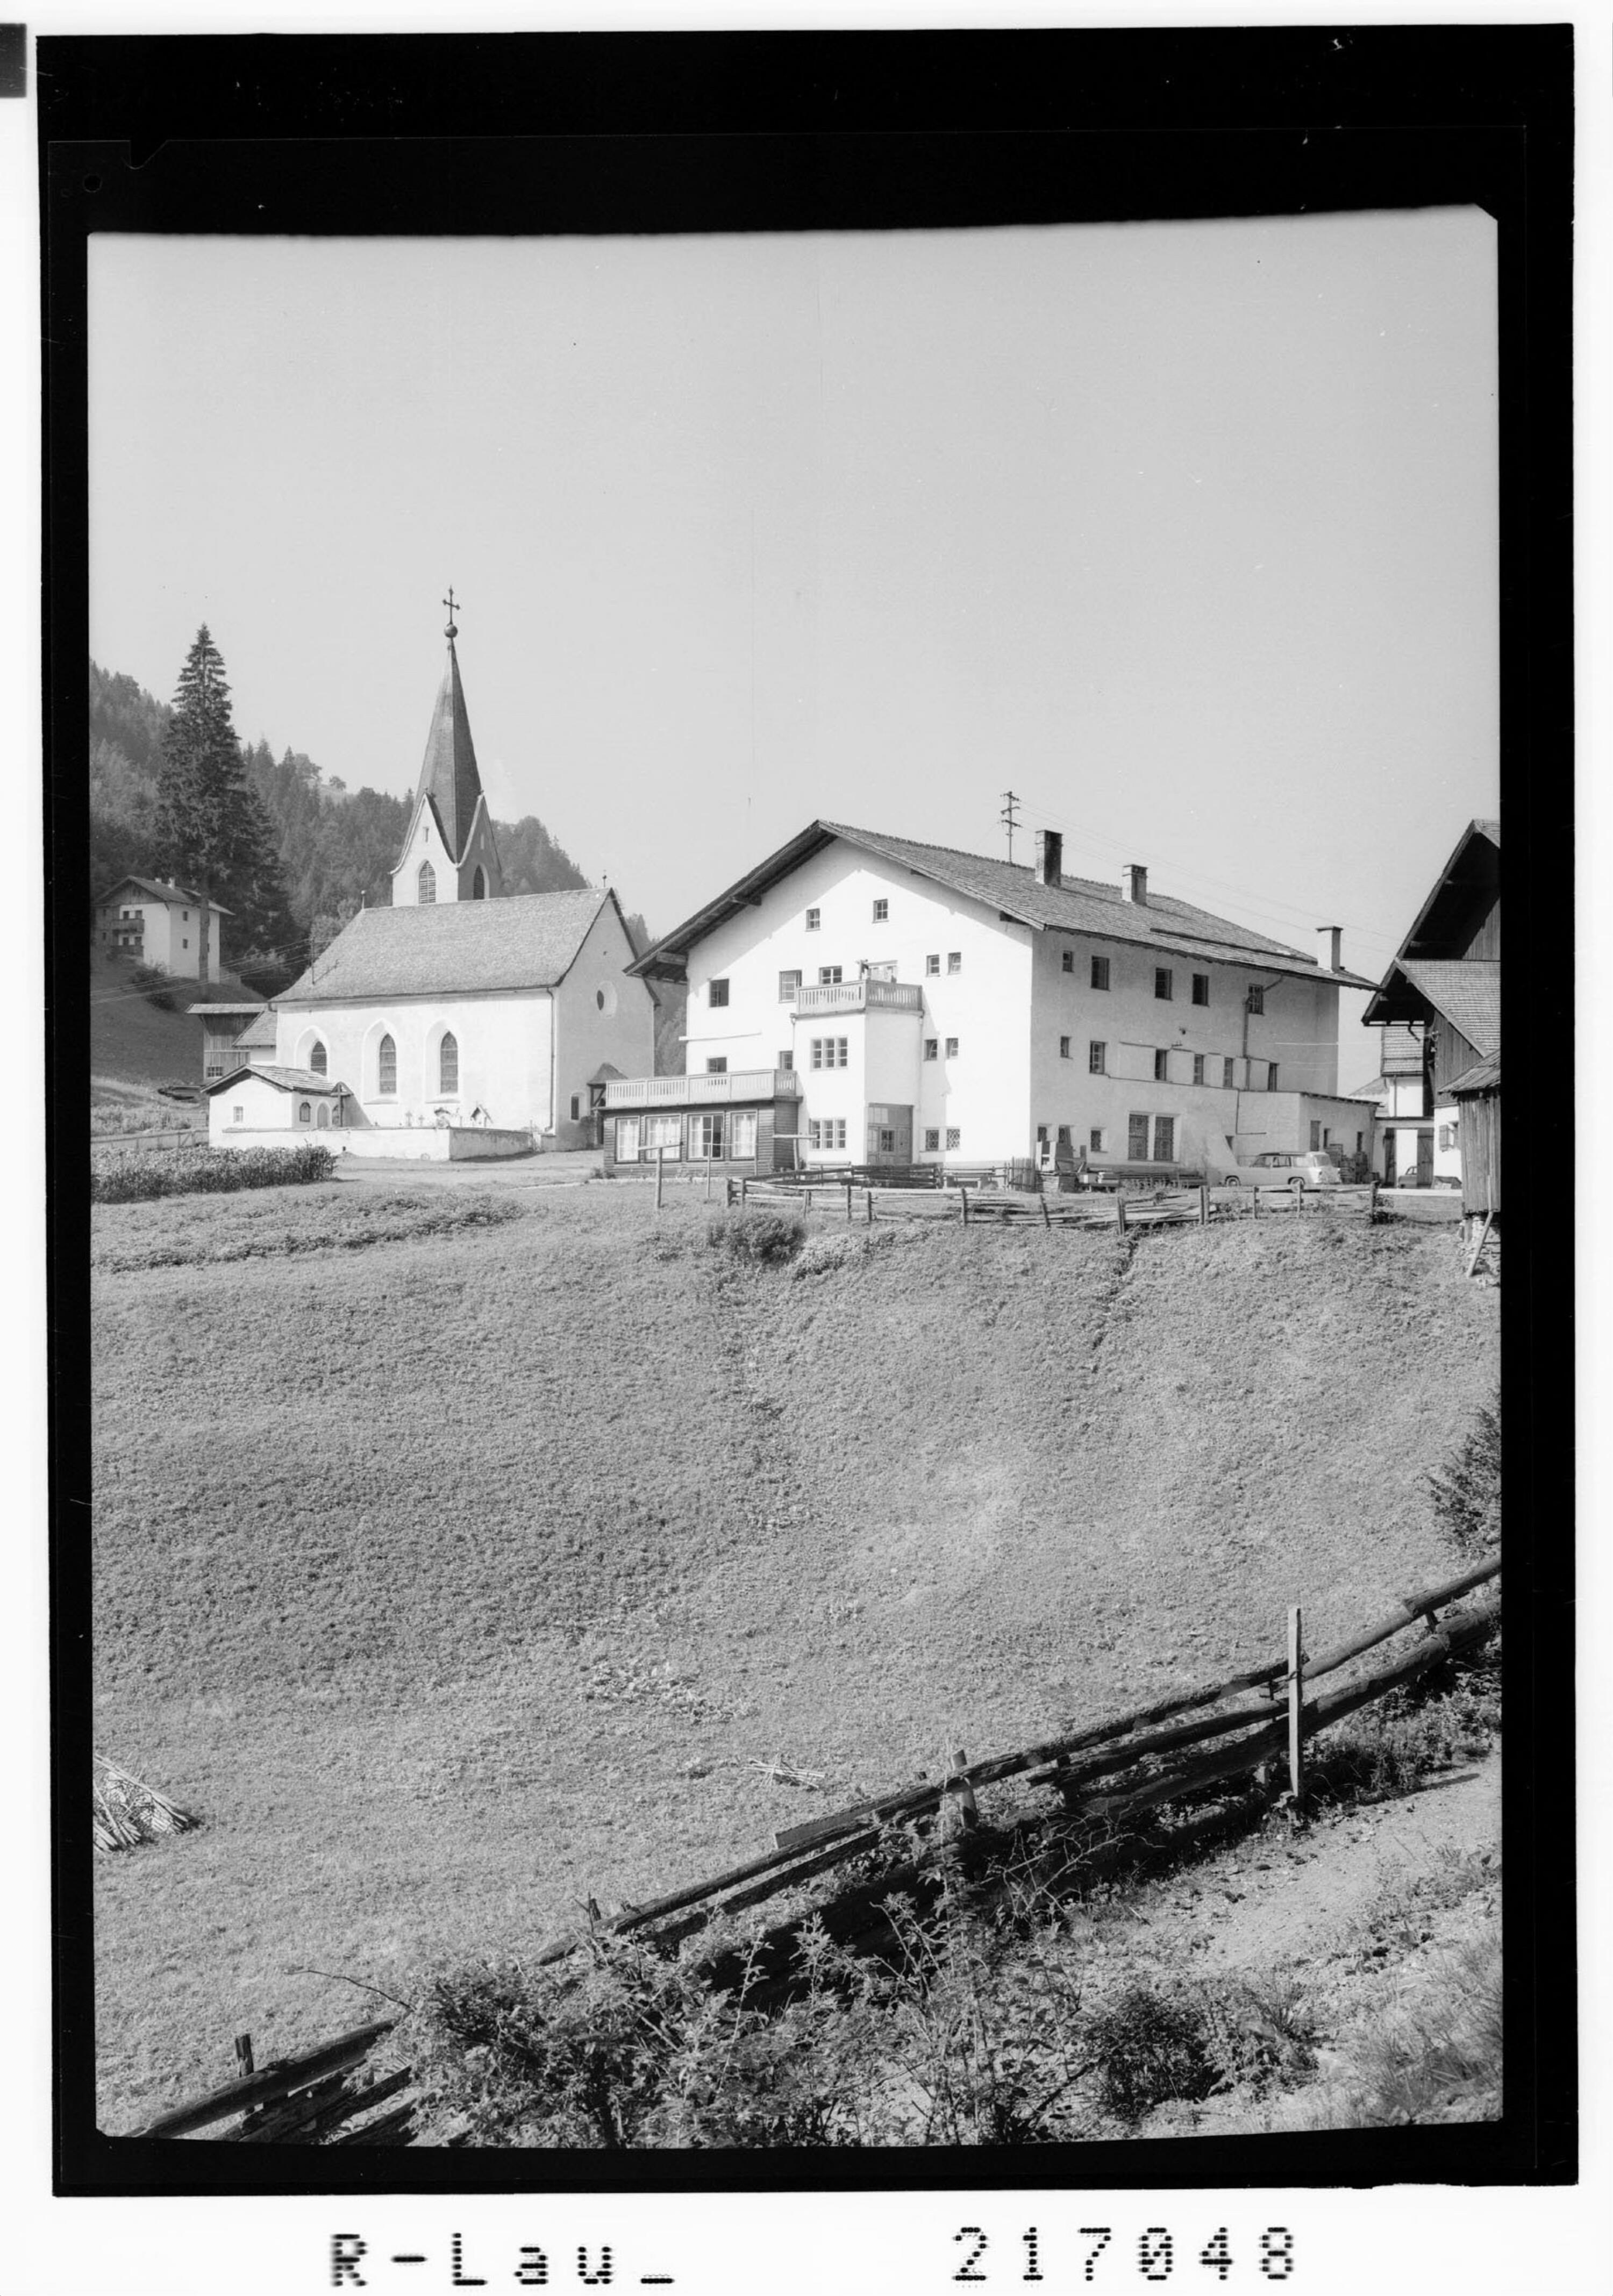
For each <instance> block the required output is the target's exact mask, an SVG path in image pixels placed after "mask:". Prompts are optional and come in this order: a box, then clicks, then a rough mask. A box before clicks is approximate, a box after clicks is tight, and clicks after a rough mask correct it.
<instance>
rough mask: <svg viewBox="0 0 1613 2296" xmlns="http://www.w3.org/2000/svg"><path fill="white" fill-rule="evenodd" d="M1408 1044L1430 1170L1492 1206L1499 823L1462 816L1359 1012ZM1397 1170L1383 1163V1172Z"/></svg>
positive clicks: (1496, 1145) (1496, 1137) (1496, 1180)
mask: <svg viewBox="0 0 1613 2296" xmlns="http://www.w3.org/2000/svg"><path fill="white" fill-rule="evenodd" d="M1362 1018H1363V1021H1365V1022H1366V1023H1367V1025H1368V1026H1369V1027H1375V1026H1382V1027H1383V1028H1385V1029H1386V1030H1387V1029H1403V1030H1404V1031H1405V1032H1406V1034H1407V1035H1408V1036H1409V1037H1411V1038H1412V1040H1413V1041H1414V1042H1415V1043H1416V1044H1417V1046H1418V1048H1419V1050H1420V1052H1421V1057H1422V1062H1423V1066H1424V1073H1425V1075H1426V1078H1427V1107H1428V1113H1429V1119H1430V1120H1431V1128H1432V1132H1433V1147H1432V1157H1431V1172H1432V1177H1433V1178H1434V1179H1435V1180H1436V1181H1439V1180H1442V1179H1443V1180H1446V1181H1449V1182H1452V1183H1456V1184H1459V1185H1461V1187H1462V1203H1463V1210H1464V1211H1467V1212H1499V1210H1500V1209H1501V824H1500V823H1499V822H1498V821H1471V822H1470V823H1469V824H1468V826H1467V827H1466V829H1465V830H1463V832H1462V836H1461V837H1460V839H1459V840H1457V844H1456V849H1455V851H1454V852H1453V854H1452V855H1451V857H1450V859H1449V860H1448V861H1447V862H1446V863H1445V867H1444V868H1443V869H1442V870H1441V871H1440V873H1439V875H1438V876H1437V878H1436V880H1435V881H1434V887H1433V890H1432V891H1431V892H1430V893H1429V897H1428V898H1427V900H1426V901H1425V902H1424V903H1423V905H1422V906H1421V909H1420V910H1419V911H1418V913H1417V916H1416V918H1415V920H1414V922H1413V923H1412V929H1411V931H1409V932H1408V933H1407V935H1406V937H1405V939H1404V941H1403V942H1402V943H1401V946H1400V949H1399V953H1398V954H1397V955H1396V958H1395V961H1394V963H1393V964H1391V965H1390V967H1389V969H1388V972H1386V973H1385V974H1384V976H1383V979H1382V980H1381V981H1380V983H1379V984H1378V988H1377V991H1376V993H1375V994H1374V996H1373V997H1372V1000H1371V1004H1369V1005H1368V1006H1367V1008H1366V1011H1365V1013H1363V1015H1362ZM1385 1177H1386V1178H1388V1179H1393V1178H1395V1177H1396V1172H1395V1171H1394V1170H1393V1169H1391V1170H1389V1171H1388V1172H1386V1174H1385Z"/></svg>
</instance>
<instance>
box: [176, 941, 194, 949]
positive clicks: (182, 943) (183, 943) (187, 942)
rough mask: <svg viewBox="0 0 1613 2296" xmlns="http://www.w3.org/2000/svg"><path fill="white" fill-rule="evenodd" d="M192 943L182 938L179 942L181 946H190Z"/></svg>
mask: <svg viewBox="0 0 1613 2296" xmlns="http://www.w3.org/2000/svg"><path fill="white" fill-rule="evenodd" d="M190 945H191V944H190V942H189V941H188V940H182V941H181V942H180V944H179V946H180V947H181V948H189V947H190Z"/></svg>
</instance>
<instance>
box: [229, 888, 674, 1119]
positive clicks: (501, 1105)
mask: <svg viewBox="0 0 1613 2296" xmlns="http://www.w3.org/2000/svg"><path fill="white" fill-rule="evenodd" d="M632 955H633V950H632V947H631V945H630V943H629V941H628V939H627V933H626V927H625V925H624V924H623V922H622V920H621V916H620V914H619V912H618V908H617V906H616V903H615V902H614V900H609V899H607V900H605V901H603V902H602V906H601V908H600V911H599V914H598V915H597V916H596V917H595V919H594V922H593V924H592V925H591V926H590V928H589V930H588V932H587V934H586V936H585V939H584V941H583V943H582V946H581V947H580V948H579V949H578V951H577V955H576V957H575V959H574V960H573V962H572V964H571V966H570V968H569V971H568V972H567V973H566V976H565V978H564V979H563V980H561V981H560V982H559V983H558V984H557V985H556V986H555V987H553V988H512V989H497V990H488V989H466V990H447V991H443V992H441V993H439V994H438V995H435V996H393V997H374V998H369V999H364V1000H362V1001H361V1000H356V999H355V1000H343V1001H341V1002H339V1003H330V1004H326V1003H310V1002H303V1003H301V1004H293V1003H291V1001H289V1000H287V1001H282V1003H280V1004H279V1005H276V1007H275V1044H274V1062H275V1064H276V1065H277V1066H279V1067H282V1068H294V1069H315V1068H317V1067H318V1066H319V1063H320V1061H321V1060H322V1059H323V1063H324V1072H325V1074H326V1075H328V1076H329V1077H330V1078H332V1080H335V1081H340V1082H341V1083H343V1084H345V1085H346V1086H347V1087H348V1090H349V1092H350V1094H351V1095H352V1098H351V1100H350V1101H349V1103H348V1119H347V1120H348V1124H349V1125H350V1126H351V1127H352V1128H354V1129H359V1128H366V1127H373V1128H377V1129H381V1130H387V1131H393V1132H397V1131H403V1132H408V1131H411V1130H415V1129H418V1128H422V1127H428V1128H438V1127H439V1126H443V1125H448V1126H460V1125H470V1124H472V1123H478V1124H479V1123H483V1122H485V1123H487V1124H488V1125H491V1126H492V1127H494V1128H495V1129H501V1130H520V1131H530V1132H531V1133H532V1134H534V1136H536V1137H538V1138H540V1139H545V1140H547V1142H548V1144H550V1145H551V1146H559V1147H573V1146H582V1145H583V1144H585V1142H586V1141H587V1140H589V1139H590V1138H591V1137H592V1131H591V1128H590V1125H589V1122H588V1090H587V1080H588V1078H589V1077H590V1076H592V1075H593V1074H594V1070H596V1069H598V1068H599V1067H600V1065H601V1064H602V1062H607V1061H609V1062H611V1063H612V1064H613V1065H614V1066H615V1067H617V1068H618V1069H623V1070H626V1068H628V1067H630V1066H631V1067H645V1066H649V1065H651V1064H652V1063H653V1060H654V1052H655V1007H654V1002H653V1000H652V998H651V996H650V993H649V991H648V989H647V988H645V986H644V984H643V981H642V980H634V979H629V978H628V977H627V975H626V972H625V970H624V968H625V967H626V965H627V964H629V963H630V962H631V959H632ZM574 1106H575V1108H576V1110H577V1114H576V1115H575V1116H574V1115H573V1114H572V1110H573V1107H574ZM398 1152H400V1153H408V1152H411V1151H410V1149H409V1148H408V1146H407V1144H405V1143H402V1142H400V1143H399V1144H398Z"/></svg>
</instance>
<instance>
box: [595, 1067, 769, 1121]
mask: <svg viewBox="0 0 1613 2296" xmlns="http://www.w3.org/2000/svg"><path fill="white" fill-rule="evenodd" d="M800 1092H801V1079H800V1078H799V1077H798V1076H797V1074H796V1073H795V1070H793V1069H728V1070H724V1071H723V1072H722V1073H721V1074H719V1075H716V1076H711V1075H707V1076H652V1077H612V1078H610V1079H609V1080H608V1081H607V1083H606V1086H605V1107H606V1109H607V1110H608V1111H610V1110H614V1109H618V1108H722V1107H725V1106H728V1105H730V1104H731V1103H733V1102H735V1101H756V1100H798V1099H799V1097H800Z"/></svg>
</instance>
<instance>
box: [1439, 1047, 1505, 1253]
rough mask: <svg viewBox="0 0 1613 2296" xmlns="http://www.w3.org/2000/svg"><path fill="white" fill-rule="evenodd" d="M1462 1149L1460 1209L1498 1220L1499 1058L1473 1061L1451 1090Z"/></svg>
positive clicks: (1499, 1196) (1470, 1213)
mask: <svg viewBox="0 0 1613 2296" xmlns="http://www.w3.org/2000/svg"><path fill="white" fill-rule="evenodd" d="M1451 1097H1452V1099H1453V1101H1454V1102H1455V1103H1456V1111H1457V1117H1456V1121H1457V1138H1458V1143H1459V1144H1460V1146H1461V1149H1462V1211H1463V1212H1464V1214H1466V1215H1468V1216H1469V1217H1470V1218H1471V1217H1477V1216H1479V1215H1482V1216H1483V1217H1484V1218H1486V1219H1499V1218H1501V1054H1499V1053H1497V1054H1495V1056H1494V1059H1493V1060H1488V1061H1477V1062H1475V1063H1474V1065H1473V1066H1472V1067H1471V1068H1470V1069H1467V1070H1463V1072H1462V1075H1461V1076H1459V1077H1458V1078H1456V1079H1455V1081H1454V1082H1453V1085H1452V1087H1451Z"/></svg>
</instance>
